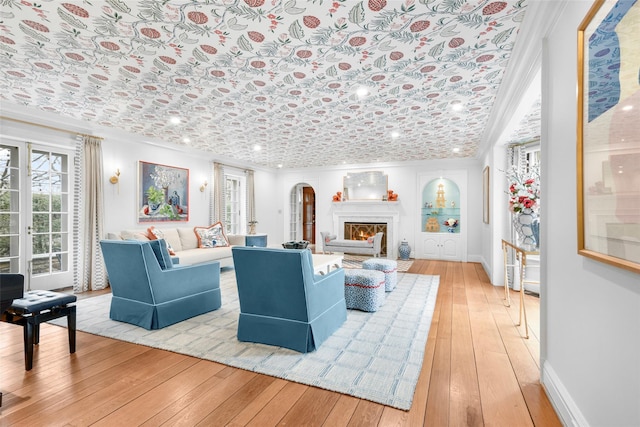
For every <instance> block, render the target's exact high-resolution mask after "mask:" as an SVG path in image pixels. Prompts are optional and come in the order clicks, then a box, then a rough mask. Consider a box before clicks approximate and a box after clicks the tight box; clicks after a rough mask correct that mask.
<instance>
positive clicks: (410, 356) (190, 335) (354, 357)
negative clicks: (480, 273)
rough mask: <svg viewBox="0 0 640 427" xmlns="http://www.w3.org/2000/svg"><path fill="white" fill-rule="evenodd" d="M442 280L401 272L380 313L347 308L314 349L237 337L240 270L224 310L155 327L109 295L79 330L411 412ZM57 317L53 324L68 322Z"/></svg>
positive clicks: (226, 288)
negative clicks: (117, 309) (121, 316)
mask: <svg viewBox="0 0 640 427" xmlns="http://www.w3.org/2000/svg"><path fill="white" fill-rule="evenodd" d="M438 285H439V276H426V275H417V274H406V273H401V274H399V275H398V284H397V285H396V287H395V289H394V290H393V291H392V292H390V293H387V295H386V301H385V303H384V305H383V306H382V307H381V308H380V309H379V310H378V311H377V312H375V313H365V312H361V311H358V310H347V321H346V322H345V323H344V325H343V326H342V327H341V328H340V329H339V330H338V331H337V332H335V333H334V334H333V335H332V336H331V337H330V338H329V339H327V340H326V341H325V342H324V343H322V345H321V346H320V348H319V349H318V350H316V351H314V352H311V353H307V354H301V353H297V352H295V351H292V350H288V349H284V348H280V347H273V346H268V345H263V344H254V343H245V342H240V341H238V340H237V339H236V332H237V325H238V313H239V304H238V293H237V289H236V282H235V272H234V270H233V269H230V270H226V269H225V270H223V272H222V274H221V286H220V287H221V292H222V302H223V305H222V307H221V308H220V309H218V310H216V311H213V312H210V313H206V314H203V315H201V316H197V317H194V318H191V319H187V320H185V321H183V322H180V323H178V324H175V325H171V326H168V327H166V328H164V329H160V330H155V331H148V330H146V329H143V328H140V327H137V326H133V325H130V324H127V323H122V322H116V321H113V320H110V319H109V307H110V302H111V294H104V295H100V296H97V297H91V298H86V299H81V300H79V301H78V302H77V329H78V330H80V331H84V332H89V333H92V334H96V335H101V336H105V337H110V338H115V339H118V340H122V341H128V342H132V343H136V344H142V345H146V346H150V347H155V348H160V349H165V350H170V351H173V352H177V353H182V354H187V355H190V356H195V357H199V358H202V359H208V360H212V361H215V362H218V363H222V364H225V365H230V366H234V367H237V368H242V369H246V370H249V371H254V372H259V373H262V374H266V375H271V376H275V377H279V378H284V379H286V380H289V381H294V382H298V383H302V384H306V385H310V386H316V387H320V388H324V389H327V390H332V391H336V392H339V393H343V394H348V395H352V396H356V397H358V398H361V399H367V400H370V401H373V402H377V403H381V404H384V405H388V406H392V407H395V408H399V409H403V410H408V409H410V408H411V402H412V400H413V394H414V391H415V387H416V383H417V381H418V376H419V375H420V369H421V368H422V362H423V357H424V347H425V344H426V340H427V336H428V334H429V327H430V326H431V319H432V316H433V310H434V307H435V302H436V295H437V293H438ZM56 320H58V322H56V321H52V322H51V323H55V324H58V325H60V326H66V321H60V319H56Z"/></svg>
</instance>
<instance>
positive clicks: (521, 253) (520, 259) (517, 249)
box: [502, 239, 540, 339]
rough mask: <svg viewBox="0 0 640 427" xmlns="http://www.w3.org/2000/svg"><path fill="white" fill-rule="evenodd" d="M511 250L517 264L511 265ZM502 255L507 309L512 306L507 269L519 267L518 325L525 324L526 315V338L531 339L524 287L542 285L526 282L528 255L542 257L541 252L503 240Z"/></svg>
mask: <svg viewBox="0 0 640 427" xmlns="http://www.w3.org/2000/svg"><path fill="white" fill-rule="evenodd" d="M509 249H512V250H513V251H514V256H515V262H516V264H509V262H508V252H509ZM502 254H503V256H504V299H505V300H506V301H507V307H510V306H511V294H510V293H509V283H508V282H509V280H508V277H509V276H508V271H507V267H517V268H518V269H519V273H520V313H519V318H518V325H517V326H520V325H521V324H522V323H523V319H522V317H523V315H524V330H525V338H527V339H528V338H529V325H528V324H527V309H526V307H525V306H524V285H525V283H540V282H537V281H532V280H525V278H524V274H525V269H526V268H527V255H540V250H539V249H538V248H536V247H533V246H531V245H517V244H515V243H511V242H508V241H506V240H504V239H503V240H502Z"/></svg>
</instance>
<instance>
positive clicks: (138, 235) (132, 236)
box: [120, 230, 149, 241]
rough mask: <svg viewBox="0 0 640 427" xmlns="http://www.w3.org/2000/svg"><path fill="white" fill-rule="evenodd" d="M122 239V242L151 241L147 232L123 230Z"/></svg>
mask: <svg viewBox="0 0 640 427" xmlns="http://www.w3.org/2000/svg"><path fill="white" fill-rule="evenodd" d="M120 237H121V238H122V240H143V241H146V240H149V237H148V236H147V230H122V232H121V233H120Z"/></svg>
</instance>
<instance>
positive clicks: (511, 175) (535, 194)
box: [507, 165, 540, 213]
mask: <svg viewBox="0 0 640 427" xmlns="http://www.w3.org/2000/svg"><path fill="white" fill-rule="evenodd" d="M507 180H508V182H509V191H507V194H508V195H509V210H510V211H511V212H514V213H519V212H522V211H523V210H524V209H531V210H533V211H537V210H538V208H539V207H540V169H539V167H538V165H534V166H532V167H530V168H529V170H528V171H527V172H521V171H519V170H518V169H517V168H516V167H515V166H512V167H511V170H509V171H508V172H507Z"/></svg>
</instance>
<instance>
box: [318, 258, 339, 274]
mask: <svg viewBox="0 0 640 427" xmlns="http://www.w3.org/2000/svg"><path fill="white" fill-rule="evenodd" d="M311 258H312V259H313V272H314V273H316V274H326V273H328V272H330V271H331V269H332V268H340V267H342V258H343V256H342V255H336V254H333V255H328V254H311Z"/></svg>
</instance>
